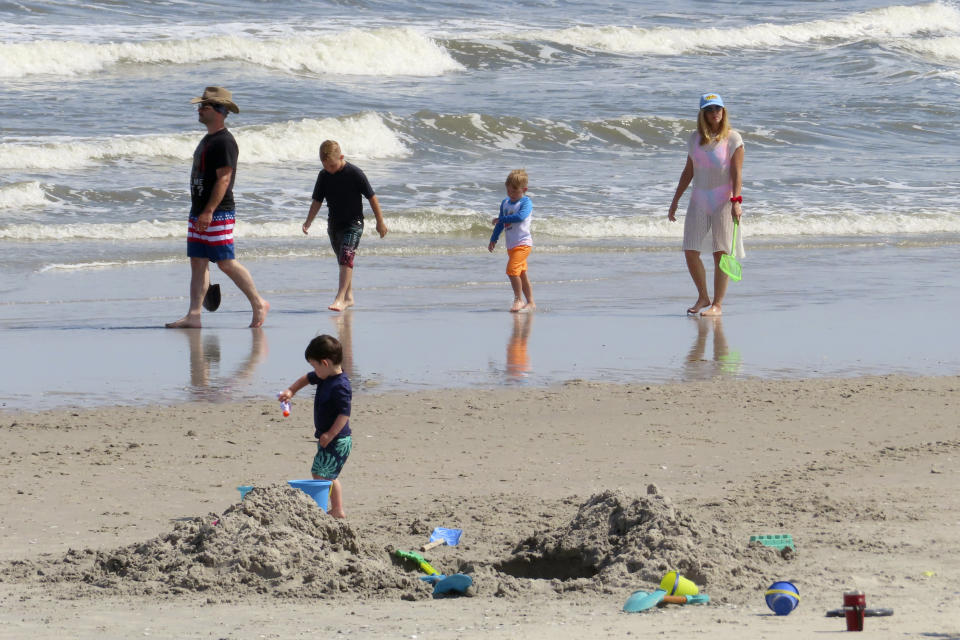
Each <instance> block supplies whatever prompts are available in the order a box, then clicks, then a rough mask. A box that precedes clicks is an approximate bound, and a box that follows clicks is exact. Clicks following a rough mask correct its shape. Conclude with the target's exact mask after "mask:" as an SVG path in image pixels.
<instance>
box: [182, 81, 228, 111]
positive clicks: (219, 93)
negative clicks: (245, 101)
mask: <svg viewBox="0 0 960 640" xmlns="http://www.w3.org/2000/svg"><path fill="white" fill-rule="evenodd" d="M198 102H209V103H211V104H220V105H223V106H225V107H226V108H227V109H229V110H230V111H232V112H234V113H240V107H238V106H237V105H236V103H235V102H234V101H233V94H232V93H230V92H229V91H228V90H227V89H224V88H223V87H207V88H206V89H204V90H203V95H202V96H200V97H199V98H193V99H192V100H191V101H190V104H197V103H198Z"/></svg>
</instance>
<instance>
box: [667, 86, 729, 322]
mask: <svg viewBox="0 0 960 640" xmlns="http://www.w3.org/2000/svg"><path fill="white" fill-rule="evenodd" d="M691 182H693V193H692V194H691V196H690V204H689V205H688V206H687V217H686V220H685V221H684V225H683V254H684V257H685V258H686V260H687V269H688V270H689V271H690V277H691V278H693V283H694V284H695V285H696V287H697V294H698V295H697V302H696V303H695V304H694V305H693V306H692V307H690V308H689V309H687V313H688V314H696V313H699V314H700V315H702V316H719V315H721V314H722V313H723V311H722V309H721V305H722V304H723V297H724V294H726V292H727V282H728V277H727V274H725V273H724V272H723V271H721V270H720V257H721V256H722V255H723V254H725V253H728V254H733V255H734V257H736V258H738V259H740V258H743V257H744V255H745V254H744V252H743V240H742V238H741V236H742V234H740V233H738V234H737V246H736V247H731V246H730V244H731V241H732V238H733V225H734V221H736V222H737V223H739V222H740V216H741V215H743V212H742V210H741V204H742V202H743V198H742V197H741V195H740V190H741V187H742V186H743V139H742V138H741V137H740V134H739V133H738V132H736V131H734V130H733V129H731V128H730V119H729V118H728V116H727V110H726V109H725V108H724V106H723V100H722V99H721V98H720V96H719V95H717V94H715V93H705V94H703V95H702V96H700V112H699V114H698V115H697V130H696V131H695V132H694V133H693V134H692V135H691V136H690V139H689V141H688V142H687V164H686V166H685V167H684V168H683V172H682V173H681V174H680V182H679V183H678V184H677V191H676V193H675V194H674V196H673V202H672V203H671V204H670V212H669V214H667V217H668V218H669V219H670V220H671V221H674V220H676V219H677V205H678V204H679V202H680V196H682V195H683V192H684V191H686V189H687V187H688V186H689V185H690V183H691ZM703 251H709V252H711V253H713V266H714V272H713V299H712V300H711V299H710V294H709V292H708V290H707V273H706V269H705V268H704V266H703V261H702V260H701V259H700V253H701V252H703Z"/></svg>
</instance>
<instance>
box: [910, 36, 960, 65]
mask: <svg viewBox="0 0 960 640" xmlns="http://www.w3.org/2000/svg"><path fill="white" fill-rule="evenodd" d="M897 46H898V47H899V48H901V49H904V50H906V51H909V52H911V53H915V54H917V55H919V56H920V57H922V58H928V59H932V60H934V61H937V62H948V63H951V64H957V63H960V36H944V37H942V38H923V39H916V40H909V41H907V42H899V43H897Z"/></svg>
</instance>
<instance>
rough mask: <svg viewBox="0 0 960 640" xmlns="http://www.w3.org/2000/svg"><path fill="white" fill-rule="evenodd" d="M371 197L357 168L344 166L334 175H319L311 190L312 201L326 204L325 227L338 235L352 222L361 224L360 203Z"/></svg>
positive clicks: (322, 172)
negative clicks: (337, 232)
mask: <svg viewBox="0 0 960 640" xmlns="http://www.w3.org/2000/svg"><path fill="white" fill-rule="evenodd" d="M373 196H374V193H373V187H371V186H370V181H369V180H367V176H366V175H365V174H364V173H363V171H361V170H360V169H359V167H357V166H355V165H352V164H350V163H349V162H344V164H343V168H342V169H340V171H337V172H336V173H327V170H326V169H323V170H321V171H320V175H318V176H317V182H316V184H315V185H314V186H313V199H314V200H316V201H317V202H323V201H324V199H326V201H327V211H328V213H327V227H328V228H329V229H331V230H333V231H339V230H340V229H343V228H344V227H349V226H350V225H352V224H353V223H355V222H359V223H360V224H363V200H362V198H366V199H367V200H369V199H370V198H372V197H373Z"/></svg>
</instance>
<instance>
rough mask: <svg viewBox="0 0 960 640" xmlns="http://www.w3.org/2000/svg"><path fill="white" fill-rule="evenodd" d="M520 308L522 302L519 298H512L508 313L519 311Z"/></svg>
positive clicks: (521, 307)
mask: <svg viewBox="0 0 960 640" xmlns="http://www.w3.org/2000/svg"><path fill="white" fill-rule="evenodd" d="M520 309H523V302H522V301H521V300H514V301H513V306H511V307H510V313H516V312H517V311H520Z"/></svg>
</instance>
